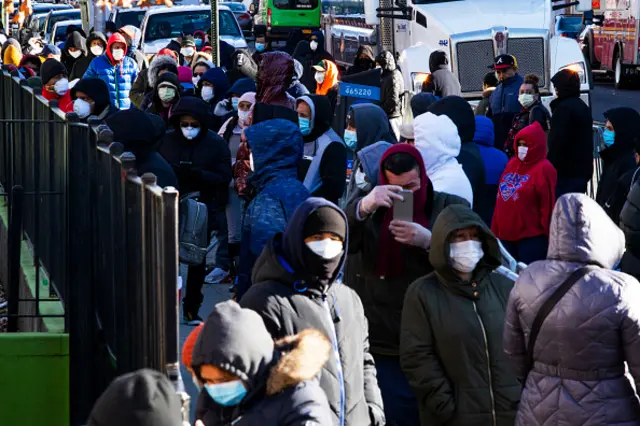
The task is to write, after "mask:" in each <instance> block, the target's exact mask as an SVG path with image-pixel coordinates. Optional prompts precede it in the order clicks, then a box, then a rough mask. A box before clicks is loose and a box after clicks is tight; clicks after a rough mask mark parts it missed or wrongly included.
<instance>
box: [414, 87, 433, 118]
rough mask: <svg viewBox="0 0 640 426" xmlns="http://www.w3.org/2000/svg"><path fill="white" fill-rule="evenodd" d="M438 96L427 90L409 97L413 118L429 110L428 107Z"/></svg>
mask: <svg viewBox="0 0 640 426" xmlns="http://www.w3.org/2000/svg"><path fill="white" fill-rule="evenodd" d="M437 100H438V98H436V97H435V95H433V94H431V93H427V92H421V93H417V94H416V95H414V96H413V97H412V98H411V112H412V113H413V118H414V119H415V118H416V117H417V116H419V115H422V114H424V113H425V112H427V111H429V107H430V106H431V105H433V104H434V103H436V101H437Z"/></svg>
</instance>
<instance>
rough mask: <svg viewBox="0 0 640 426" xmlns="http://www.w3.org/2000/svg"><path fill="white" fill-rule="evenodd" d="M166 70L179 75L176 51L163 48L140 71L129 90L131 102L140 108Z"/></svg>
mask: <svg viewBox="0 0 640 426" xmlns="http://www.w3.org/2000/svg"><path fill="white" fill-rule="evenodd" d="M165 72H172V73H174V74H175V75H178V62H177V61H176V56H175V55H174V52H173V51H172V50H169V49H162V50H161V51H160V52H158V54H157V55H156V56H155V57H154V58H153V59H152V60H151V64H149V67H148V68H145V69H143V70H142V71H140V72H139V73H138V77H137V78H136V79H135V81H134V82H133V85H132V86H131V91H130V92H129V99H131V102H132V103H133V104H134V105H135V106H137V107H138V108H140V107H141V105H142V102H143V101H144V99H145V97H146V96H147V95H148V94H149V93H152V92H153V89H154V87H156V84H157V79H158V77H160V75H161V74H163V73H165Z"/></svg>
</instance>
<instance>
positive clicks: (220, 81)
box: [196, 67, 229, 131]
mask: <svg viewBox="0 0 640 426" xmlns="http://www.w3.org/2000/svg"><path fill="white" fill-rule="evenodd" d="M228 90H229V79H228V78H227V75H226V74H225V72H224V70H223V69H222V68H220V67H215V68H212V69H210V70H209V71H207V72H205V73H204V74H202V77H200V80H199V81H198V89H197V90H196V95H199V96H200V98H202V100H203V101H205V102H206V103H207V104H208V105H209V108H210V109H211V115H212V116H213V122H212V125H211V129H212V130H214V131H218V130H220V126H222V124H223V123H224V121H223V118H224V115H223V116H219V115H216V114H214V111H215V108H216V106H217V105H218V102H220V101H222V100H223V99H224V96H225V95H226V94H227V91H228ZM227 119H228V117H227Z"/></svg>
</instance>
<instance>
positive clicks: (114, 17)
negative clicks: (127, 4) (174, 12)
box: [109, 6, 160, 28]
mask: <svg viewBox="0 0 640 426" xmlns="http://www.w3.org/2000/svg"><path fill="white" fill-rule="evenodd" d="M159 7H160V6H151V7H150V8H149V7H132V8H129V9H125V8H122V7H117V8H113V9H111V14H110V15H109V21H111V22H113V23H115V24H116V28H122V27H124V26H127V25H133V26H134V27H136V28H142V21H143V20H144V15H145V14H146V13H147V10H153V9H158V8H159Z"/></svg>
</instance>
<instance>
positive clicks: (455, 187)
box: [413, 112, 473, 206]
mask: <svg viewBox="0 0 640 426" xmlns="http://www.w3.org/2000/svg"><path fill="white" fill-rule="evenodd" d="M413 129H414V134H415V146H416V148H417V149H418V151H420V154H421V155H422V159H423V161H424V166H425V168H426V170H427V175H428V176H429V180H431V184H432V185H433V190H434V191H438V192H444V193H446V194H452V195H457V196H458V197H461V198H464V199H465V200H467V201H468V202H469V204H470V205H471V206H473V189H472V188H471V183H470V182H469V178H467V175H466V174H465V173H464V170H463V169H462V166H461V165H460V163H458V160H456V157H457V156H458V155H459V154H460V147H461V145H462V143H461V141H460V136H459V135H458V128H457V127H456V125H455V124H454V122H453V121H451V119H450V118H449V117H447V116H446V115H435V114H432V113H430V112H427V113H425V114H420V115H419V116H417V117H416V118H415V119H414V121H413Z"/></svg>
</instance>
